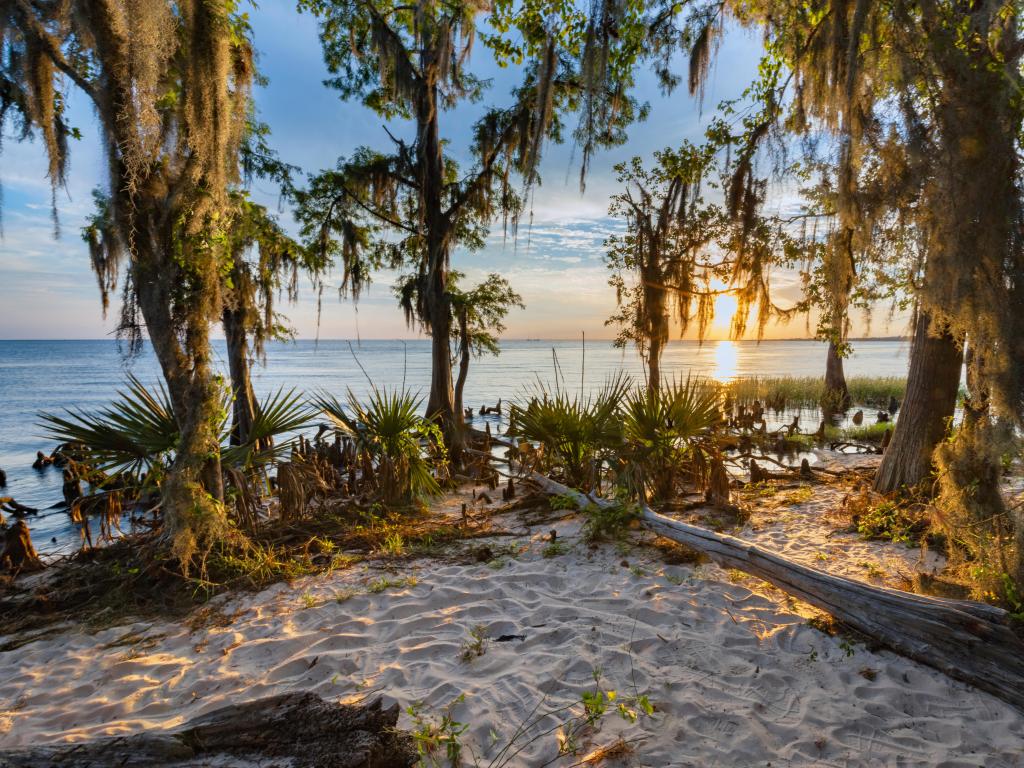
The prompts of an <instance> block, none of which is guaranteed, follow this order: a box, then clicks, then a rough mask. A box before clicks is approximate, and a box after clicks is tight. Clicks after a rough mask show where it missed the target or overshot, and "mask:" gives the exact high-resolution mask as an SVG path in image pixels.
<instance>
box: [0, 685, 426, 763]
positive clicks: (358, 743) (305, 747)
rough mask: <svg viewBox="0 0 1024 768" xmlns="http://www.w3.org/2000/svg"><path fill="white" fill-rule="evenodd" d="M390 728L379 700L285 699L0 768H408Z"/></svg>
mask: <svg viewBox="0 0 1024 768" xmlns="http://www.w3.org/2000/svg"><path fill="white" fill-rule="evenodd" d="M397 722H398V705H397V704H394V705H392V706H391V707H388V708H387V709H384V708H383V707H382V706H381V702H380V700H379V699H378V700H376V701H374V702H372V703H370V704H366V705H348V704H334V703H331V702H327V701H324V700H323V699H321V698H320V697H319V696H317V695H316V694H314V693H286V694H282V695H279V696H271V697H269V698H265V699H257V700H256V701H250V702H246V703H244V704H233V705H231V706H228V707H224V708H222V709H218V710H215V711H213V712H210V713H209V714H207V715H202V716H200V717H198V718H196V719H194V720H190V721H189V722H188V723H186V724H185V725H184V726H183V727H181V728H178V729H175V730H173V731H162V732H157V733H153V732H143V733H137V734H133V735H131V736H113V737H105V738H101V739H95V740H93V741H86V742H82V743H79V744H53V745H47V746H34V747H27V748H24V749H15V750H4V751H0V768H50V767H51V766H55V767H57V768H63V767H64V766H68V767H71V768H99V766H118V768H144V767H146V768H148V767H149V766H185V765H196V764H197V760H201V761H202V764H203V765H206V764H208V763H209V764H213V762H214V761H221V760H223V761H225V764H226V761H227V759H228V758H235V760H236V761H237V760H238V759H242V760H253V761H259V764H260V765H263V764H266V760H267V758H273V760H272V762H274V764H278V763H280V764H282V765H289V766H295V768H411V766H412V765H414V764H415V762H416V759H417V758H416V749H415V747H414V746H413V742H412V738H411V737H410V736H409V735H408V734H407V733H404V732H402V731H398V730H396V729H395V724H396V723H397ZM231 764H232V765H236V764H237V762H232V763H231Z"/></svg>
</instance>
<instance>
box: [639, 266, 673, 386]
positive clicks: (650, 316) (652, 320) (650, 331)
mask: <svg viewBox="0 0 1024 768" xmlns="http://www.w3.org/2000/svg"><path fill="white" fill-rule="evenodd" d="M642 279H643V281H644V285H643V291H644V305H645V315H646V316H645V318H644V320H645V322H644V325H645V330H646V334H647V338H646V339H645V341H646V342H647V392H648V393H649V394H651V395H653V394H656V393H657V392H658V391H660V389H661V355H662V353H663V352H664V351H665V342H666V341H668V336H669V319H668V290H667V289H666V288H665V277H664V275H663V274H662V269H661V255H660V253H658V252H657V251H656V250H653V249H652V252H651V253H648V254H647V262H646V264H645V267H644V270H643V272H642Z"/></svg>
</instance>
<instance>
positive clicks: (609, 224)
mask: <svg viewBox="0 0 1024 768" xmlns="http://www.w3.org/2000/svg"><path fill="white" fill-rule="evenodd" d="M250 16H251V19H252V23H253V27H254V32H255V42H256V47H257V49H258V50H259V52H260V58H259V65H260V69H261V71H262V72H263V73H264V74H266V75H267V76H268V77H269V78H270V83H269V85H268V86H267V87H265V88H260V89H258V90H257V93H256V101H257V106H258V109H259V112H260V116H261V118H262V119H263V120H264V121H265V122H267V123H268V124H269V125H270V127H271V130H272V132H273V135H272V137H271V143H272V144H273V146H274V147H275V148H276V149H277V150H278V151H279V153H280V154H281V156H282V158H283V159H285V160H286V161H288V162H290V163H293V164H295V165H298V166H300V167H301V168H303V169H304V170H305V171H308V172H314V171H316V170H318V169H321V168H326V167H331V166H333V165H334V164H335V162H336V160H337V158H338V157H339V155H343V154H348V153H350V152H351V151H352V150H353V149H355V148H356V147H357V146H360V145H364V144H365V145H370V146H377V147H381V148H387V146H388V144H389V142H388V139H387V136H386V134H385V133H384V131H383V129H382V121H381V120H380V118H378V117H377V116H376V115H374V114H373V113H372V112H370V111H369V110H366V109H364V108H362V107H361V106H360V105H358V104H356V103H345V102H342V101H341V100H340V99H339V98H338V96H337V93H336V92H334V91H332V90H329V89H327V88H326V87H324V86H323V84H322V81H323V79H324V78H325V77H326V76H327V72H326V69H325V67H324V64H323V59H322V56H321V49H320V45H319V41H318V38H317V33H316V23H315V20H314V19H313V18H311V17H309V16H307V15H299V14H298V13H296V12H295V9H294V5H293V4H292V3H291V2H287V0H264V2H263V3H261V4H260V6H259V7H258V8H254V9H250ZM759 53H760V45H759V41H758V38H757V37H756V36H755V35H754V34H752V33H749V32H744V31H739V30H735V31H732V32H730V33H729V34H728V35H727V36H726V40H725V42H724V43H723V45H722V47H721V49H720V51H719V54H718V56H717V57H716V60H715V64H714V68H713V71H712V74H711V77H710V80H709V84H708V88H707V91H706V95H705V99H704V106H703V114H702V110H701V107H700V105H699V104H698V103H697V102H696V101H695V100H693V99H691V98H690V97H689V96H688V95H687V94H686V92H685V89H680V90H679V91H677V92H676V93H675V94H673V95H671V96H668V97H666V96H663V95H662V94H661V93H660V91H659V90H658V88H657V85H656V83H655V80H654V78H653V76H649V75H647V76H643V77H641V80H640V83H639V87H638V91H637V96H638V97H639V98H640V99H642V100H646V101H649V102H650V104H651V107H652V110H651V115H650V117H649V118H648V120H647V121H646V122H645V123H640V124H637V125H635V126H633V127H632V128H631V130H630V133H629V136H630V139H629V142H628V143H627V144H626V145H625V146H623V147H619V148H616V149H615V150H612V151H606V152H604V153H602V154H600V155H599V156H598V157H596V158H595V160H594V162H593V164H592V166H591V173H590V175H589V177H588V182H587V189H586V192H585V193H582V194H581V193H580V190H579V186H578V183H577V178H578V166H577V165H576V164H575V163H574V152H573V148H572V146H569V145H566V146H553V147H548V148H547V150H546V153H545V156H544V159H543V162H542V165H541V176H542V184H541V186H540V187H538V188H537V189H536V191H535V195H534V201H533V216H532V223H527V222H524V224H523V225H522V226H521V228H520V232H519V237H518V239H517V240H513V239H511V238H509V239H507V240H506V239H505V238H504V236H503V233H502V232H501V227H500V225H498V226H496V227H495V229H494V231H493V233H492V235H491V237H490V239H489V241H488V244H487V246H486V247H485V248H484V249H483V250H482V251H479V252H476V253H466V252H464V251H457V252H456V253H455V254H454V255H453V266H454V267H456V268H457V269H460V270H461V271H464V272H466V273H467V276H468V279H469V281H473V280H474V279H475V278H479V277H480V276H481V275H483V274H485V273H486V272H491V271H494V272H500V273H502V274H503V275H505V276H506V277H507V278H508V279H509V281H510V282H511V283H512V285H513V287H515V288H516V290H518V291H519V292H520V293H521V294H522V295H523V297H524V299H525V302H526V309H525V310H518V311H516V312H514V313H513V314H512V315H511V316H510V317H509V320H508V323H507V325H508V331H507V334H506V335H507V336H508V337H510V338H571V337H577V336H578V335H579V333H580V331H585V332H586V334H587V336H588V337H589V338H601V337H606V338H610V337H612V336H614V331H613V329H611V328H606V327H605V326H604V321H605V319H606V318H607V317H608V315H610V314H611V313H612V311H613V309H614V300H615V299H614V294H613V293H612V291H611V289H610V288H609V287H608V285H607V270H606V269H605V267H604V265H603V262H602V255H603V246H602V243H603V241H604V239H605V237H606V236H607V235H608V234H609V233H610V232H612V231H615V230H616V229H621V227H622V224H621V222H618V221H615V220H613V219H611V218H610V217H609V216H608V215H607V210H608V201H609V198H610V196H611V195H613V194H614V193H615V192H616V191H617V188H616V183H615V178H614V172H613V170H612V168H613V166H614V165H615V163H617V162H620V161H622V160H626V159H628V158H630V157H633V156H634V155H640V156H642V157H644V158H649V157H650V155H651V153H652V152H653V151H654V150H656V149H660V148H663V147H665V146H670V145H678V144H679V142H680V141H681V140H683V139H691V140H699V139H700V138H701V135H702V133H703V130H704V127H705V125H706V123H707V121H708V119H709V117H710V114H711V112H712V111H713V107H714V105H716V104H717V103H718V102H719V101H721V100H722V99H726V98H734V97H736V96H738V95H739V94H740V93H741V92H742V90H743V88H744V87H745V86H746V85H747V84H748V83H749V81H750V80H751V78H752V77H753V75H754V72H755V68H756V64H757V58H758V56H759ZM473 55H474V58H473V64H474V68H475V70H476V71H477V72H478V73H479V74H481V75H482V76H483V77H491V78H493V86H492V88H491V89H490V90H489V92H488V94H487V96H486V97H485V99H484V101H483V104H481V105H475V106H473V105H471V106H468V107H464V108H459V109H457V110H456V111H454V112H449V113H446V114H445V115H444V116H443V117H442V121H443V122H442V131H443V134H444V136H445V137H446V138H448V139H450V140H451V149H452V151H453V152H455V153H456V155H459V154H460V153H461V152H464V150H465V148H466V147H467V145H468V136H469V128H470V126H471V125H472V122H473V119H474V117H475V116H476V115H477V114H479V113H480V111H481V110H482V109H483V107H484V106H485V105H487V104H498V105H501V104H507V103H508V102H509V95H508V94H509V90H510V88H511V87H512V86H513V85H514V78H515V73H514V72H511V71H507V70H500V69H498V68H497V67H496V66H494V65H493V63H491V62H490V60H489V57H488V55H487V51H486V49H485V48H484V47H483V46H482V45H478V46H476V48H475V50H474V54H473ZM681 67H682V63H680V68H681ZM71 110H72V112H71V114H72V118H73V122H74V124H76V125H77V126H78V127H80V128H81V130H82V133H83V134H84V137H83V139H82V140H81V141H79V142H75V143H74V146H73V147H72V155H71V167H70V172H69V180H68V186H67V189H66V190H64V189H62V190H59V191H58V197H57V202H58V208H59V211H60V223H61V235H60V237H59V238H58V239H54V233H53V223H52V221H51V219H50V189H49V183H48V181H47V179H46V167H45V160H44V157H43V152H42V148H41V146H40V145H39V143H38V142H29V143H24V144H18V143H16V142H14V141H13V140H11V139H10V138H9V137H5V139H6V140H5V141H4V145H3V155H2V163H3V171H2V181H3V185H4V188H3V230H4V236H3V240H2V241H0V338H101V337H104V336H107V335H109V334H111V333H112V332H113V327H114V319H116V316H117V308H116V306H114V307H112V310H111V313H110V317H108V318H107V319H104V318H103V317H102V315H101V311H100V303H99V294H98V291H97V288H96V284H95V280H94V278H93V276H92V274H91V272H90V270H89V265H88V257H87V254H86V249H85V244H84V243H83V242H82V240H81V237H80V234H79V233H80V228H81V225H82V222H83V220H84V218H85V216H86V214H88V213H89V211H90V210H91V207H92V200H91V195H90V191H91V190H92V189H93V188H94V187H95V186H97V185H98V184H101V183H102V170H101V165H100V151H99V143H98V138H97V133H98V131H97V127H96V123H95V120H94V118H93V116H92V114H91V112H90V110H89V108H88V105H87V104H86V103H84V99H82V98H81V97H80V96H77V95H73V96H72V100H71ZM569 119H570V124H571V121H572V119H573V118H571V117H570V118H569ZM402 128H403V126H402V125H401V124H398V125H396V126H393V127H392V130H396V131H401V130H402ZM253 194H254V196H255V197H256V198H257V199H260V200H261V201H262V202H265V203H267V204H269V205H270V206H271V207H273V208H275V209H276V208H277V206H278V199H277V196H276V194H275V191H274V189H273V188H272V186H271V185H268V184H261V183H259V182H257V183H255V185H254V189H253ZM280 217H281V220H282V223H283V224H284V225H285V226H286V227H287V228H290V229H291V228H293V222H292V220H291V216H290V213H289V211H288V210H287V208H284V209H282V210H281V212H280ZM392 278H393V275H389V274H387V273H383V274H380V275H378V276H377V278H376V280H375V282H374V285H373V286H372V287H371V289H370V291H369V293H368V294H367V295H366V296H364V297H363V299H362V300H361V301H360V303H359V306H358V308H356V307H354V306H353V305H352V304H351V302H340V301H338V299H337V294H336V292H335V290H334V288H333V286H334V285H336V280H335V281H331V283H330V285H331V287H329V288H328V289H327V291H326V292H325V295H324V302H323V314H322V318H321V324H320V329H319V333H320V337H321V338H353V337H355V336H357V335H359V336H361V337H362V338H410V337H415V336H416V335H417V333H416V331H414V330H409V329H407V328H406V326H405V322H404V319H403V317H402V314H401V312H400V310H399V309H398V307H397V306H396V304H395V301H394V299H393V297H392V294H391V290H390V281H391V279H392ZM775 286H776V290H777V294H778V296H779V297H780V300H781V301H783V302H785V301H786V299H794V298H796V296H797V293H798V289H797V287H796V278H795V276H794V275H792V274H789V275H785V274H780V275H778V276H777V278H776V279H775ZM314 298H315V297H314V296H313V294H312V291H311V290H309V288H308V287H307V288H306V289H305V290H304V292H303V295H302V297H301V299H300V301H299V303H298V304H296V305H295V306H292V307H288V308H283V311H284V312H285V314H286V315H287V316H288V317H289V318H290V320H291V324H292V326H293V327H294V328H295V330H296V332H297V334H298V336H299V337H300V338H302V337H312V336H313V335H314V334H315V333H316V311H315V300H314ZM878 325H879V324H878V323H876V324H875V327H873V328H872V329H871V330H872V331H874V332H876V333H885V332H889V331H887V330H886V329H884V328H881V327H878ZM727 326H728V318H727V317H721V318H719V319H717V320H716V326H715V328H713V329H712V336H713V337H718V338H721V337H724V335H725V334H726V333H727ZM899 330H901V328H899V327H897V328H895V329H893V330H891V332H893V333H895V332H898V331H899ZM806 332H807V327H806V323H805V322H804V321H803V320H797V321H794V322H793V323H791V324H790V325H789V326H787V327H782V328H778V329H772V330H771V331H770V333H769V335H770V336H779V337H790V338H791V337H796V336H803V335H805V334H806Z"/></svg>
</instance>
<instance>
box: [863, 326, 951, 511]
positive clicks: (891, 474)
mask: <svg viewBox="0 0 1024 768" xmlns="http://www.w3.org/2000/svg"><path fill="white" fill-rule="evenodd" d="M929 327H930V320H929V317H928V315H927V314H925V313H924V312H921V313H920V314H919V316H918V318H917V326H916V328H915V329H914V340H913V342H912V346H911V349H910V370H909V372H908V374H907V393H906V395H905V397H904V399H903V405H902V407H901V408H900V417H899V420H898V421H897V422H896V429H895V431H894V432H893V436H892V442H891V443H889V447H888V448H887V449H886V451H885V455H884V456H883V457H882V463H881V465H880V466H879V468H878V472H877V473H876V475H875V490H876V491H880V492H882V493H891V492H893V491H897V490H899V489H900V488H903V487H907V488H914V487H917V486H919V485H921V483H922V482H924V481H925V480H926V479H927V478H928V477H929V475H930V474H931V469H932V454H933V453H934V452H935V448H936V446H937V445H938V444H939V443H940V442H942V440H943V439H944V438H945V437H946V434H947V431H948V429H949V422H950V419H952V418H953V413H954V411H955V409H956V397H957V391H958V390H959V387H960V372H961V369H962V368H963V359H964V353H963V347H962V346H961V344H960V343H959V342H958V341H957V339H956V338H954V337H953V336H951V335H950V334H948V333H941V334H939V335H935V336H933V335H932V334H931V333H930V332H929V330H930V328H929Z"/></svg>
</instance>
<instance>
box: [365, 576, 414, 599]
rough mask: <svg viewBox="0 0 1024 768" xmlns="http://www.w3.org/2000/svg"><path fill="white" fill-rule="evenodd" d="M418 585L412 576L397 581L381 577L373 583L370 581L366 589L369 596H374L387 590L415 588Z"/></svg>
mask: <svg viewBox="0 0 1024 768" xmlns="http://www.w3.org/2000/svg"><path fill="white" fill-rule="evenodd" d="M418 583H419V582H418V581H417V580H416V578H415V577H413V576H407V577H405V578H399V579H389V578H387V577H385V576H382V577H381V578H379V579H376V580H375V581H371V582H370V584H369V586H367V588H366V589H367V591H369V592H370V593H371V594H374V595H376V594H380V593H381V592H384V591H385V590H388V589H403V588H404V587H415V586H416V585H417V584H418Z"/></svg>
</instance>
